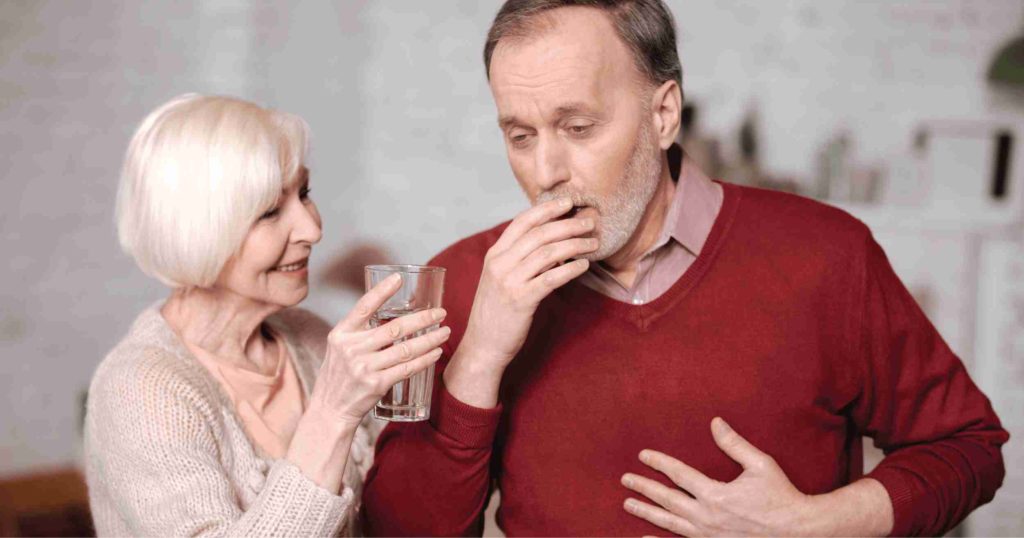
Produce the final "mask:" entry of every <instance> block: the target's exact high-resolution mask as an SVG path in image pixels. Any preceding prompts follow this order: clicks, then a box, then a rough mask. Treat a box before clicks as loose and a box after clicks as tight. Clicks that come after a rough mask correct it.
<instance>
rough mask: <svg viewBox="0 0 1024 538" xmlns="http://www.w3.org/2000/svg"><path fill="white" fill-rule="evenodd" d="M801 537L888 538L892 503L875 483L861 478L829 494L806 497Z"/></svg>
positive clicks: (890, 526)
mask: <svg viewBox="0 0 1024 538" xmlns="http://www.w3.org/2000/svg"><path fill="white" fill-rule="evenodd" d="M806 507H807V512H806V514H805V517H804V519H803V521H804V525H803V526H802V529H801V530H802V531H803V532H801V534H803V535H812V536H888V535H889V533H890V532H891V531H892V526H893V515H892V502H891V501H890V500H889V494H888V492H887V491H886V490H885V487H884V486H882V484H881V483H879V482H878V481H877V480H873V479H870V478H862V479H860V480H857V481H856V482H854V483H852V484H849V485H847V486H843V487H841V488H839V489H837V490H834V491H832V492H830V493H825V494H822V495H811V496H809V502H808V503H807V505H806Z"/></svg>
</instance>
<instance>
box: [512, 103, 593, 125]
mask: <svg viewBox="0 0 1024 538" xmlns="http://www.w3.org/2000/svg"><path fill="white" fill-rule="evenodd" d="M580 113H588V114H589V113H591V108H590V107H589V106H587V105H586V104H584V103H581V102H569V103H565V104H563V105H559V106H558V108H556V109H555V121H558V120H561V119H562V118H564V117H566V116H571V115H573V114H580ZM520 123H521V122H520V121H519V118H517V117H515V116H498V127H500V128H501V129H502V130H505V129H508V128H509V127H511V126H513V125H519V124H520Z"/></svg>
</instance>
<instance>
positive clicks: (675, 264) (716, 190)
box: [580, 147, 723, 305]
mask: <svg viewBox="0 0 1024 538" xmlns="http://www.w3.org/2000/svg"><path fill="white" fill-rule="evenodd" d="M680 157H682V155H681V154H680V152H679V151H678V149H677V148H675V147H673V148H672V149H670V150H669V159H670V160H672V159H679V158H680ZM673 164H675V163H673ZM671 168H677V167H676V166H672V167H671ZM678 169H679V179H678V180H677V181H676V191H675V194H674V195H673V197H672V205H671V206H669V210H668V213H667V214H666V215H665V222H664V224H663V225H662V229H661V234H659V235H658V239H657V241H655V242H654V245H652V246H651V248H650V250H648V251H647V253H646V254H644V255H643V257H641V258H640V264H639V266H638V267H637V273H636V280H635V281H634V282H633V286H631V287H627V286H626V285H624V284H623V283H622V282H620V281H619V280H618V279H617V278H615V276H613V275H612V274H611V273H610V272H609V271H608V270H607V269H605V268H604V266H603V265H602V264H600V263H595V264H592V265H591V266H590V270H589V271H587V272H586V273H584V274H583V275H582V276H580V282H581V283H582V284H584V285H585V286H587V287H588V288H591V289H593V290H594V291H597V292H598V293H601V294H602V295H606V296H608V297H611V298H612V299H615V300H618V301H622V302H624V303H632V304H636V305H641V304H646V303H649V302H651V301H653V300H655V299H657V298H658V297H660V296H661V294H663V293H665V292H666V291H668V289H669V288H671V287H672V284H675V282H676V280H678V279H679V277H681V276H683V273H685V272H686V270H687V269H689V268H690V265H692V264H693V262H694V260H696V259H697V256H698V255H700V251H701V249H703V248H704V243H705V242H706V241H707V239H708V234H710V233H711V227H712V226H713V225H714V223H715V218H717V217H718V211H719V210H720V209H721V208H722V199H723V194H722V186H721V185H719V184H717V183H715V182H713V181H711V180H710V179H708V177H707V176H706V175H704V172H703V171H701V169H700V168H699V167H698V166H697V165H696V164H695V163H694V162H693V161H692V160H691V159H688V158H685V157H682V166H681V167H678Z"/></svg>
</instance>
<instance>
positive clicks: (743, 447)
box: [711, 417, 771, 469]
mask: <svg viewBox="0 0 1024 538" xmlns="http://www.w3.org/2000/svg"><path fill="white" fill-rule="evenodd" d="M711 435H712V436H713V437H714V438H715V444H717V445H718V448H721V449H722V452H725V453H726V455H728V456H729V457H730V458H732V459H734V460H736V463H739V464H740V465H741V466H743V468H744V469H759V468H762V467H763V466H764V465H765V464H766V463H767V462H769V461H771V457H770V456H768V454H765V453H764V452H761V451H760V450H758V449H757V447H755V446H754V445H752V444H750V443H749V442H748V441H747V440H746V439H744V438H743V437H741V436H740V434H738V433H736V431H735V430H733V429H732V428H731V427H729V425H728V424H726V422H725V421H724V420H722V419H721V417H715V418H713V419H711Z"/></svg>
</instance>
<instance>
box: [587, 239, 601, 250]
mask: <svg viewBox="0 0 1024 538" xmlns="http://www.w3.org/2000/svg"><path fill="white" fill-rule="evenodd" d="M599 244H600V243H598V242H597V239H590V240H588V241H587V246H589V247H590V248H597V247H598V245H599Z"/></svg>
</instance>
